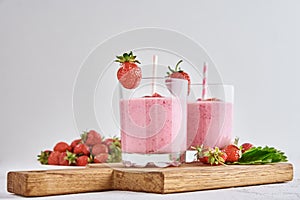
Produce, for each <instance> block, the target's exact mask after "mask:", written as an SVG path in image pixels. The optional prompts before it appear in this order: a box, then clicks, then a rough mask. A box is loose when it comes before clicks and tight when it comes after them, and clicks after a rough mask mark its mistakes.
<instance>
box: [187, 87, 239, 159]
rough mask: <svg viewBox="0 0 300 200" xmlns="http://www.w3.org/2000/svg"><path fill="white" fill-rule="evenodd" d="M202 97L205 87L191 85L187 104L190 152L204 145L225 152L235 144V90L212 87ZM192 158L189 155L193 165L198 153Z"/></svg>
mask: <svg viewBox="0 0 300 200" xmlns="http://www.w3.org/2000/svg"><path fill="white" fill-rule="evenodd" d="M202 93H203V85H202V84H191V92H190V94H189V97H188V103H187V113H188V114H187V148H188V149H189V150H192V147H197V146H201V145H203V146H204V147H211V148H213V147H219V148H223V147H225V146H226V145H228V144H230V142H231V140H232V127H233V100H234V87H233V86H232V85H223V84H208V85H207V86H206V87H205V92H204V93H205V96H202V95H203V94H202ZM203 97H204V99H203ZM190 155H191V156H188V152H187V159H188V160H189V161H193V159H194V156H193V155H194V152H193V151H192V153H190ZM188 157H190V158H188Z"/></svg>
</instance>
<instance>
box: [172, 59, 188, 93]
mask: <svg viewBox="0 0 300 200" xmlns="http://www.w3.org/2000/svg"><path fill="white" fill-rule="evenodd" d="M182 62H183V61H182V60H179V61H178V63H177V64H176V66H175V69H172V68H171V67H170V66H168V69H169V70H170V72H167V74H168V76H169V77H170V78H179V79H185V80H187V81H188V94H189V93H190V87H191V86H190V85H191V79H190V76H189V74H188V73H186V72H185V71H183V70H182V69H181V68H180V67H179V65H180V63H182Z"/></svg>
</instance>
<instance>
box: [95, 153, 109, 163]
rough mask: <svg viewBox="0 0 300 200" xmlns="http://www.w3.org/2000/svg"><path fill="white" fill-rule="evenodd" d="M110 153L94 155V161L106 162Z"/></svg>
mask: <svg viewBox="0 0 300 200" xmlns="http://www.w3.org/2000/svg"><path fill="white" fill-rule="evenodd" d="M108 157H109V155H108V153H100V154H98V155H95V156H94V163H105V162H106V161H107V160H108Z"/></svg>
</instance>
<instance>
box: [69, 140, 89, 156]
mask: <svg viewBox="0 0 300 200" xmlns="http://www.w3.org/2000/svg"><path fill="white" fill-rule="evenodd" d="M73 153H75V154H77V155H87V156H88V155H90V149H89V147H88V146H87V145H86V144H83V143H79V144H77V145H76V146H75V147H74V149H73Z"/></svg>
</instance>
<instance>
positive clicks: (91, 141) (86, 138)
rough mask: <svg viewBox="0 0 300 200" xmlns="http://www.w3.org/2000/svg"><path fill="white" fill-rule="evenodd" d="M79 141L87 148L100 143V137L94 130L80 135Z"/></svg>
mask: <svg viewBox="0 0 300 200" xmlns="http://www.w3.org/2000/svg"><path fill="white" fill-rule="evenodd" d="M81 139H82V141H83V143H84V144H86V145H88V146H93V145H95V144H100V143H101V142H102V138H101V135H100V134H99V133H97V132H96V131H94V130H90V131H89V132H84V133H83V134H81Z"/></svg>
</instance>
